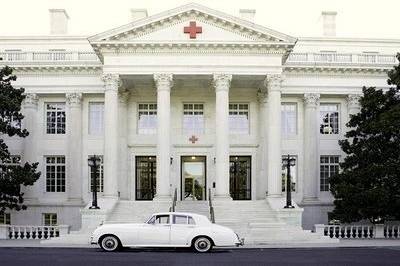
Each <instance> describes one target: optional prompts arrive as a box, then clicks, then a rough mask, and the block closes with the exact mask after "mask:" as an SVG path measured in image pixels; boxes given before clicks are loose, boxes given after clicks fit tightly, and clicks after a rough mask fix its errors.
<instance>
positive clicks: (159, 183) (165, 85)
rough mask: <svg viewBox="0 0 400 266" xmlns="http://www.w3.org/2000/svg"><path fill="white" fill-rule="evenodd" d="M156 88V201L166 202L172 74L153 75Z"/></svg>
mask: <svg viewBox="0 0 400 266" xmlns="http://www.w3.org/2000/svg"><path fill="white" fill-rule="evenodd" d="M154 82H155V83H156V87H157V173H156V196H155V197H156V199H157V200H163V199H164V200H168V199H169V198H170V197H171V193H170V187H169V184H170V180H169V178H170V154H171V153H170V149H171V147H170V145H171V144H170V141H171V140H170V131H171V121H170V120H171V106H170V105H171V102H170V92H171V87H172V85H173V82H172V74H166V73H160V74H154Z"/></svg>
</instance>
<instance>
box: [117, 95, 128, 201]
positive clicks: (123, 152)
mask: <svg viewBox="0 0 400 266" xmlns="http://www.w3.org/2000/svg"><path fill="white" fill-rule="evenodd" d="M128 99H129V91H128V90H126V89H123V90H120V92H119V148H120V151H119V152H118V154H119V155H120V158H119V160H118V162H119V167H118V170H119V181H118V184H119V191H121V198H123V199H128V198H129V190H128V189H129V180H128V165H129V159H128V118H127V114H128V110H127V109H128Z"/></svg>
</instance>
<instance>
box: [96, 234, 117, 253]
mask: <svg viewBox="0 0 400 266" xmlns="http://www.w3.org/2000/svg"><path fill="white" fill-rule="evenodd" d="M100 247H101V249H102V250H104V251H107V252H112V251H118V250H119V249H120V248H121V243H120V242H119V239H118V237H116V236H113V235H107V236H105V237H103V238H102V239H101V241H100Z"/></svg>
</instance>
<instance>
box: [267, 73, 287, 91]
mask: <svg viewBox="0 0 400 266" xmlns="http://www.w3.org/2000/svg"><path fill="white" fill-rule="evenodd" d="M282 81H283V75H281V74H272V75H267V77H266V78H265V80H264V86H265V87H266V88H267V89H268V90H269V91H280V90H281V84H282Z"/></svg>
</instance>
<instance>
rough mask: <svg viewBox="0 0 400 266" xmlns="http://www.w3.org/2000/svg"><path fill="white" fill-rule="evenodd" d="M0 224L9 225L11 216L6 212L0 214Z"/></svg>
mask: <svg viewBox="0 0 400 266" xmlns="http://www.w3.org/2000/svg"><path fill="white" fill-rule="evenodd" d="M0 224H11V215H10V214H9V213H7V212H5V213H3V214H0Z"/></svg>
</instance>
